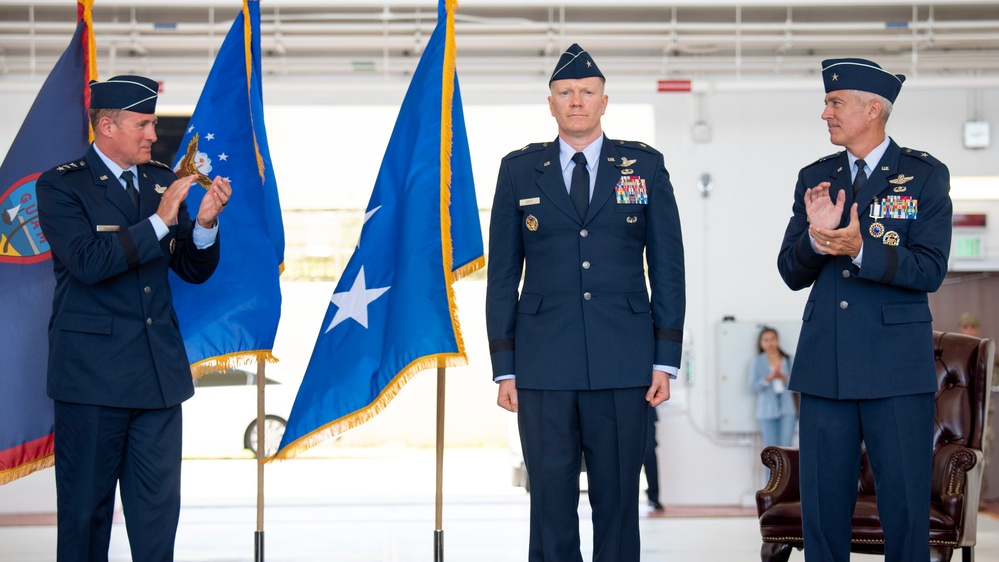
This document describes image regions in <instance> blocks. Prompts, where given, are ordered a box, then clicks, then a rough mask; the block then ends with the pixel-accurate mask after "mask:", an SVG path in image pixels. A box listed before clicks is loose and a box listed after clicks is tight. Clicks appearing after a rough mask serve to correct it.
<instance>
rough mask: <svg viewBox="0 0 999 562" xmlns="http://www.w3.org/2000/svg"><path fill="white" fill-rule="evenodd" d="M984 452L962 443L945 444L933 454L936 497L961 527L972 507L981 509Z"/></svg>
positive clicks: (933, 490) (936, 500) (975, 509)
mask: <svg viewBox="0 0 999 562" xmlns="http://www.w3.org/2000/svg"><path fill="white" fill-rule="evenodd" d="M983 458H984V455H983V453H982V452H981V451H978V450H975V449H972V448H970V447H965V446H964V445H958V444H954V443H951V444H947V445H943V446H942V447H940V448H939V449H937V452H936V453H935V454H934V455H933V482H932V499H933V501H934V502H935V503H936V502H939V505H940V507H941V509H942V510H943V511H944V512H945V513H946V514H947V515H948V516H949V517H951V518H952V519H953V520H954V522H955V523H956V524H957V525H958V526H962V525H963V523H964V520H965V519H966V515H967V514H968V512H969V510H974V511H975V512H977V511H978V499H979V496H980V494H981V486H982V473H983V468H984V467H983V463H982V462H981V461H982V459H983Z"/></svg>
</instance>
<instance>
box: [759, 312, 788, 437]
mask: <svg viewBox="0 0 999 562" xmlns="http://www.w3.org/2000/svg"><path fill="white" fill-rule="evenodd" d="M757 348H758V349H759V352H760V354H759V355H757V356H756V359H754V360H753V363H752V365H751V366H750V369H749V389H750V390H751V391H752V392H753V393H754V394H756V419H757V420H758V421H759V423H760V435H761V437H762V438H763V446H764V447H767V446H769V445H778V446H780V447H790V446H791V440H792V438H793V437H794V426H795V423H796V422H797V421H798V410H797V405H796V404H795V401H794V397H793V396H792V393H791V392H790V391H788V390H787V382H788V380H789V379H790V377H791V357H790V356H789V355H788V354H787V353H785V352H784V350H783V349H781V348H780V340H779V339H778V337H777V330H775V329H773V328H769V327H765V328H763V330H761V331H760V337H759V339H758V340H757Z"/></svg>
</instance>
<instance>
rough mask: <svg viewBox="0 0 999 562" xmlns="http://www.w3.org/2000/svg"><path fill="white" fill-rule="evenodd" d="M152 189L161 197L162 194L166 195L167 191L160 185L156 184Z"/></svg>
mask: <svg viewBox="0 0 999 562" xmlns="http://www.w3.org/2000/svg"><path fill="white" fill-rule="evenodd" d="M153 189H155V190H156V193H159V194H160V195H163V194H164V193H166V190H167V188H166V187H163V186H162V185H160V184H156V186H155V187H153Z"/></svg>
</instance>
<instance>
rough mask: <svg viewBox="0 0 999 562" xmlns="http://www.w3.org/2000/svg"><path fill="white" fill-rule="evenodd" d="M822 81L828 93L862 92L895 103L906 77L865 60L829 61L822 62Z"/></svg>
mask: <svg viewBox="0 0 999 562" xmlns="http://www.w3.org/2000/svg"><path fill="white" fill-rule="evenodd" d="M822 81H823V82H824V83H825V86H826V93H829V92H834V91H836V90H860V91H862V92H871V93H872V94H877V95H879V96H882V97H884V98H885V99H887V100H888V101H890V102H892V103H895V98H897V97H898V92H899V91H900V90H901V89H902V82H905V76H902V75H901V74H892V73H890V72H888V71H887V70H884V69H883V68H881V67H880V66H878V64H877V63H875V62H871V61H869V60H865V59H827V60H824V61H822Z"/></svg>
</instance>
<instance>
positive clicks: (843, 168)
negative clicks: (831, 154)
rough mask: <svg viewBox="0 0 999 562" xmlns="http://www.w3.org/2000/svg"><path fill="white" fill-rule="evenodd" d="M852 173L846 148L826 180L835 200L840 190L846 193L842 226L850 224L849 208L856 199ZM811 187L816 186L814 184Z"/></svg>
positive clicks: (831, 168) (830, 193) (830, 194)
mask: <svg viewBox="0 0 999 562" xmlns="http://www.w3.org/2000/svg"><path fill="white" fill-rule="evenodd" d="M850 175H851V174H850V159H849V158H848V157H847V155H846V151H845V150H844V151H842V152H840V153H839V156H838V157H837V162H836V165H835V166H832V167H830V169H829V179H827V180H826V181H828V182H829V196H830V197H831V198H832V200H833V202H835V201H836V198H837V197H839V192H840V191H843V192H845V193H846V202H845V203H844V204H843V209H844V211H843V219H842V220H841V221H840V227H844V226H846V225H848V224H850V212H849V209H850V207H851V206H852V205H853V202H854V200H855V199H854V197H853V179H852V178H851V177H850ZM811 187H815V186H814V185H813V186H811ZM861 192H862V191H861ZM858 212H859V210H858Z"/></svg>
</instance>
